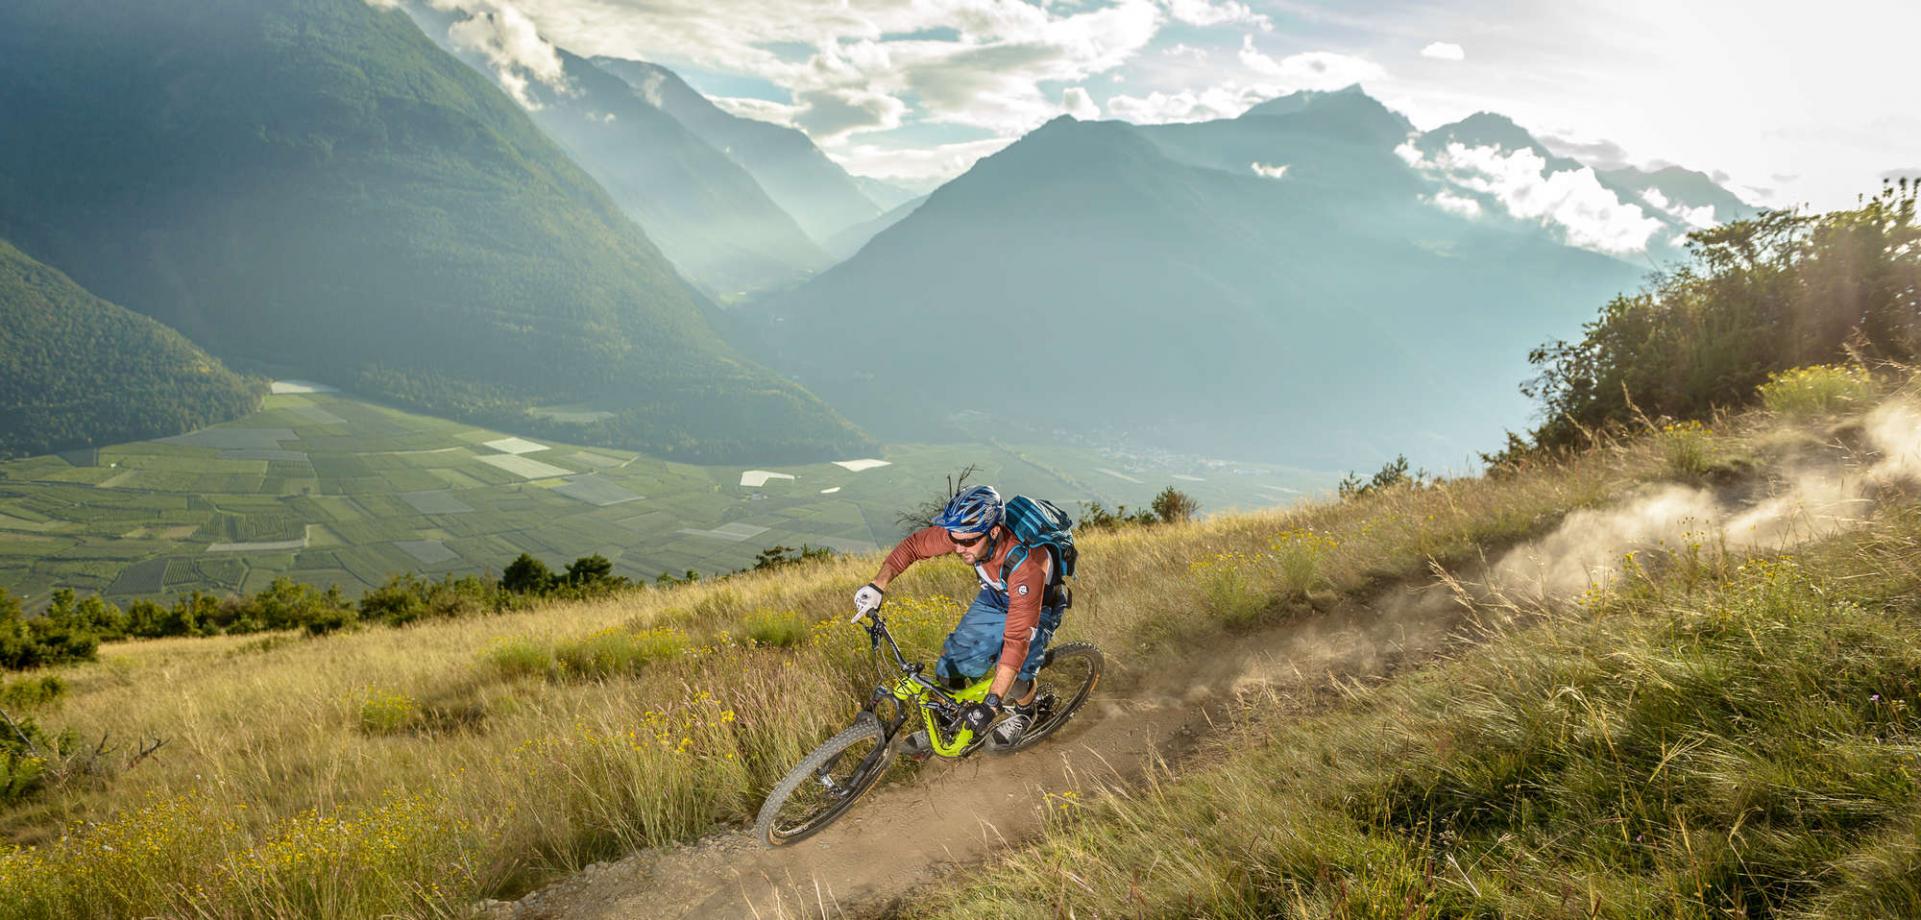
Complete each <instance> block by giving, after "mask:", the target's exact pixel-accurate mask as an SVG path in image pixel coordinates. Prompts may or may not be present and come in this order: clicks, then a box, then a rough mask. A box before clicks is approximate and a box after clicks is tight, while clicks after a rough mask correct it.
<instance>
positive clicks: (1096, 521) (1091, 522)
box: [1074, 502, 1160, 533]
mask: <svg viewBox="0 0 1921 920" xmlns="http://www.w3.org/2000/svg"><path fill="white" fill-rule="evenodd" d="M1158 523H1160V517H1159V516H1157V515H1156V514H1155V513H1154V512H1153V511H1151V510H1142V511H1135V512H1133V513H1129V512H1128V510H1127V506H1126V505H1119V506H1116V507H1115V509H1114V510H1113V511H1109V510H1107V508H1106V506H1104V505H1102V504H1101V503H1100V502H1088V503H1087V507H1086V509H1085V510H1083V511H1082V512H1081V518H1080V520H1078V521H1075V522H1074V529H1075V530H1077V531H1080V532H1082V533H1086V532H1088V531H1092V530H1119V529H1121V528H1123V527H1145V526H1147V525H1149V524H1158Z"/></svg>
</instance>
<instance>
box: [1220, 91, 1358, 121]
mask: <svg viewBox="0 0 1921 920" xmlns="http://www.w3.org/2000/svg"><path fill="white" fill-rule="evenodd" d="M1362 99H1365V100H1367V101H1368V102H1372V103H1374V104H1375V105H1377V106H1380V107H1381V108H1382V109H1386V108H1387V107H1386V106H1382V105H1381V104H1380V102H1379V101H1377V100H1375V98H1374V97H1372V96H1369V95H1368V94H1367V91H1366V90H1363V89H1361V84H1359V83H1350V84H1348V85H1346V86H1343V87H1341V88H1340V89H1303V90H1296V91H1294V92H1291V93H1288V94H1287V95H1285V96H1275V97H1274V98H1272V99H1269V100H1267V101H1266V102H1262V103H1258V104H1256V105H1255V106H1254V107H1253V108H1251V109H1248V110H1247V111H1245V112H1242V113H1241V117H1242V118H1246V117H1248V116H1250V115H1251V116H1254V117H1256V118H1262V117H1269V118H1271V117H1274V116H1277V115H1293V114H1295V113H1298V112H1305V111H1307V110H1308V109H1309V108H1311V107H1313V106H1315V105H1319V104H1323V103H1326V102H1329V101H1334V102H1353V101H1358V100H1362Z"/></svg>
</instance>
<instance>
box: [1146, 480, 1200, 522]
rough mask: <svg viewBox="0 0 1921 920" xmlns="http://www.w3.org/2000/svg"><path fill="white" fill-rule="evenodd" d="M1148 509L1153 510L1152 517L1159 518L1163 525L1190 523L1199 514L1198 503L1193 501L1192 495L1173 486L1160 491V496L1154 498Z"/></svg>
mask: <svg viewBox="0 0 1921 920" xmlns="http://www.w3.org/2000/svg"><path fill="white" fill-rule="evenodd" d="M1148 507H1149V508H1151V509H1153V511H1154V516H1155V517H1157V518H1160V519H1161V523H1163V524H1179V523H1182V522H1184V521H1190V520H1193V519H1194V516H1195V515H1197V514H1200V513H1201V503H1200V502H1198V501H1195V500H1194V497H1193V496H1192V495H1189V494H1187V493H1186V492H1182V491H1181V490H1179V489H1176V488H1174V487H1173V486H1168V487H1167V488H1165V489H1162V490H1161V491H1160V494H1158V495H1155V496H1154V501H1153V503H1152V504H1150V505H1148Z"/></svg>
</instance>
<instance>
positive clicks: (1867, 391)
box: [1760, 364, 1874, 416]
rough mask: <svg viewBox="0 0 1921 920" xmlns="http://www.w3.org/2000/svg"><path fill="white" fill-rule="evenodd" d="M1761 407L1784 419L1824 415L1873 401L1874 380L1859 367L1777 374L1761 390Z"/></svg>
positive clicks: (1821, 367) (1835, 366)
mask: <svg viewBox="0 0 1921 920" xmlns="http://www.w3.org/2000/svg"><path fill="white" fill-rule="evenodd" d="M1760 394H1761V404H1762V405H1764V406H1766V407H1767V408H1768V410H1769V411H1771V412H1779V413H1782V414H1783V415H1801V416H1808V415H1826V414H1828V413H1830V412H1836V411H1839V410H1842V409H1849V408H1854V407H1857V406H1863V405H1866V404H1867V403H1868V401H1869V400H1872V399H1873V398H1874V377H1873V376H1872V375H1870V374H1869V373H1868V371H1867V369H1866V368H1864V367H1861V366H1860V365H1858V364H1825V365H1823V364H1817V365H1813V366H1810V367H1797V368H1795V369H1793V370H1787V371H1777V372H1775V373H1772V374H1769V375H1768V382H1766V383H1764V384H1761V386H1760Z"/></svg>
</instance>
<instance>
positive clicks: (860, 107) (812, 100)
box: [793, 89, 907, 144]
mask: <svg viewBox="0 0 1921 920" xmlns="http://www.w3.org/2000/svg"><path fill="white" fill-rule="evenodd" d="M795 102H797V103H799V105H798V106H797V107H796V108H795V109H794V114H793V119H794V125H795V127H798V128H800V129H801V130H802V131H806V132H807V133H808V134H809V135H812V136H813V137H814V138H815V139H816V140H819V141H821V142H823V143H829V144H831V143H834V142H835V141H838V140H840V139H841V138H844V137H847V136H848V135H850V134H857V133H860V132H863V131H887V130H890V129H893V128H898V127H900V123H901V116H902V115H904V114H906V113H907V103H905V102H902V101H900V100H899V99H896V98H894V97H893V96H889V95H887V94H886V93H874V92H867V91H865V90H858V89H820V90H809V91H807V92H804V93H799V94H797V95H796V96H795Z"/></svg>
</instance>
